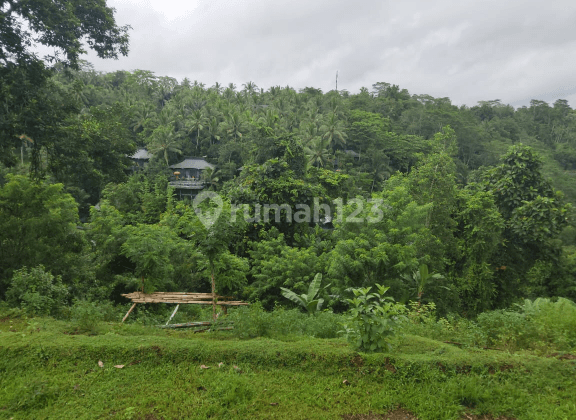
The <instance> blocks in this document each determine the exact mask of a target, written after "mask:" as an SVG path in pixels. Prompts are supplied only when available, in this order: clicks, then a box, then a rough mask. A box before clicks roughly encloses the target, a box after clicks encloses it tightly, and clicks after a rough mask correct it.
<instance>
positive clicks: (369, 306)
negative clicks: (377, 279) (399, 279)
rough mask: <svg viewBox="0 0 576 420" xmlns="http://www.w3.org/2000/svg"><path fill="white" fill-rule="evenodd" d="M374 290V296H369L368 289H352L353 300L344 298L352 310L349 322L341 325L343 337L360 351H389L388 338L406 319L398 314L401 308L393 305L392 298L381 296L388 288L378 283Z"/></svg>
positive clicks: (395, 304) (401, 311) (369, 289)
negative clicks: (376, 289) (344, 334)
mask: <svg viewBox="0 0 576 420" xmlns="http://www.w3.org/2000/svg"><path fill="white" fill-rule="evenodd" d="M376 287H377V288H378V292H376V293H370V291H371V290H372V287H365V288H359V289H352V292H353V293H354V296H355V297H354V299H347V301H348V303H350V304H351V305H352V309H351V310H350V316H349V323H348V324H345V325H344V328H345V331H346V335H347V338H348V340H349V341H350V342H352V343H354V345H355V346H356V347H357V348H358V349H359V350H363V351H371V352H373V351H382V350H384V349H390V342H389V337H391V336H392V335H393V334H394V333H395V331H396V326H397V324H398V322H399V321H400V320H402V319H405V318H406V317H405V316H404V315H402V313H404V312H405V307H404V305H402V304H398V303H393V300H394V298H392V297H390V296H384V295H385V294H386V292H387V291H388V289H389V287H385V286H381V285H379V284H376Z"/></svg>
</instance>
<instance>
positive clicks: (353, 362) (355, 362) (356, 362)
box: [350, 354, 364, 367]
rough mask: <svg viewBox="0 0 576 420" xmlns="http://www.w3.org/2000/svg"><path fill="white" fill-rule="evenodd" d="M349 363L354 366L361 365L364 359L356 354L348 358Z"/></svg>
mask: <svg viewBox="0 0 576 420" xmlns="http://www.w3.org/2000/svg"><path fill="white" fill-rule="evenodd" d="M350 364H351V365H352V366H356V367H362V366H363V365H364V359H362V357H361V356H360V355H359V354H357V355H356V356H354V357H353V358H352V359H351V360H350Z"/></svg>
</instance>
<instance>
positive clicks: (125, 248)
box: [121, 225, 196, 293]
mask: <svg viewBox="0 0 576 420" xmlns="http://www.w3.org/2000/svg"><path fill="white" fill-rule="evenodd" d="M125 232H126V241H125V242H124V243H123V244H122V246H121V252H122V254H123V255H125V256H126V257H128V258H129V259H130V260H131V261H132V262H133V263H134V265H135V273H134V274H135V275H136V276H137V277H139V278H141V279H142V288H143V289H144V291H146V292H148V293H150V292H152V291H155V290H159V291H169V290H170V289H172V290H173V289H174V288H175V281H174V277H173V275H174V271H175V268H174V262H175V260H177V259H182V258H184V259H185V260H186V259H187V260H189V261H190V260H191V259H192V257H193V256H195V254H196V251H195V249H194V248H193V246H192V244H191V243H190V242H188V241H185V240H183V239H181V238H180V237H178V236H177V235H176V233H175V232H174V230H172V229H170V228H169V227H168V226H163V225H138V226H126V227H125Z"/></svg>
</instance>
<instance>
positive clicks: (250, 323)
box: [221, 303, 342, 338]
mask: <svg viewBox="0 0 576 420" xmlns="http://www.w3.org/2000/svg"><path fill="white" fill-rule="evenodd" d="M221 321H223V322H225V321H232V322H233V323H234V329H233V330H232V334H233V335H235V336H236V337H238V338H255V337H275V338H281V337H290V336H298V335H305V336H311V337H317V338H335V337H337V336H338V331H339V329H340V325H341V323H342V315H337V314H334V313H332V312H330V311H324V312H318V313H316V314H315V315H312V316H309V315H307V314H304V313H302V312H301V311H300V310H298V309H288V310H287V309H284V308H276V309H274V311H272V312H266V311H265V310H264V309H263V307H262V305H261V304H260V303H255V304H253V305H251V306H250V307H246V306H244V307H240V308H237V309H234V310H232V311H230V314H229V315H228V316H227V317H226V318H225V319H224V320H221Z"/></svg>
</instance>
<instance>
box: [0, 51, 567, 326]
mask: <svg viewBox="0 0 576 420" xmlns="http://www.w3.org/2000/svg"><path fill="white" fill-rule="evenodd" d="M80 64H81V69H79V70H70V69H64V68H62V67H58V66H56V68H55V69H54V70H53V71H52V72H51V75H50V77H47V78H46V79H45V80H44V81H43V82H42V84H41V85H40V86H38V87H37V89H36V90H35V91H34V92H33V93H34V97H33V98H31V99H30V98H28V99H27V100H26V101H24V102H23V106H22V107H21V108H19V109H11V108H10V107H8V108H4V109H5V111H3V112H4V113H3V114H2V117H3V120H2V122H3V124H2V126H1V129H2V146H3V154H2V167H1V172H0V173H1V177H0V185H1V188H0V209H1V211H0V226H1V228H0V244H1V248H0V254H1V255H0V297H1V298H2V299H4V300H6V302H8V303H9V304H11V305H16V306H18V305H22V304H26V305H29V306H30V305H32V306H34V305H36V304H37V305H40V306H42V304H41V303H40V302H35V301H34V299H35V298H33V296H35V295H34V293H37V292H35V291H34V290H29V289H27V288H26V284H27V281H25V280H24V279H29V278H37V279H38V282H40V278H44V277H43V276H48V277H49V278H51V279H53V280H52V283H51V284H52V286H50V287H52V288H53V292H52V293H53V296H58V299H61V302H60V303H61V304H69V303H71V302H73V301H74V300H89V301H111V302H115V303H125V299H124V298H122V297H121V296H120V295H121V294H122V293H126V292H131V291H134V290H136V289H140V288H141V287H142V283H144V288H145V290H146V291H153V290H154V291H181V292H185V291H194V292H210V275H211V273H213V274H214V276H215V279H216V280H215V281H216V288H217V292H218V293H221V294H232V295H235V296H237V297H238V298H241V299H244V300H246V301H249V302H261V303H262V305H263V306H264V308H266V309H272V308H273V307H275V306H277V305H281V306H290V305H293V303H291V302H290V301H289V300H287V299H286V298H284V297H283V296H282V291H281V287H283V288H287V289H290V290H293V291H295V292H297V293H304V292H306V291H307V290H308V286H309V284H310V282H311V281H312V280H313V278H314V276H315V275H316V274H318V273H321V274H322V276H323V280H322V282H323V284H324V285H329V286H328V287H325V288H322V290H321V294H322V297H323V299H324V300H325V302H326V303H325V308H329V309H332V310H334V311H336V312H343V311H346V310H347V309H348V304H347V303H346V298H349V297H350V296H351V293H350V290H349V289H350V288H361V287H370V286H375V285H376V284H382V285H386V286H388V287H389V288H390V290H389V291H388V294H389V295H390V296H392V297H394V299H395V300H396V301H399V302H404V303H407V302H409V301H410V300H414V301H416V300H418V302H422V303H430V302H433V303H434V304H435V305H436V308H437V310H438V312H439V314H442V315H445V314H449V313H454V314H459V315H462V316H468V317H471V316H475V315H477V314H479V313H481V312H483V311H485V310H491V309H499V308H507V307H510V306H511V305H513V304H514V303H518V302H521V301H523V299H526V298H528V299H535V298H538V297H549V298H554V297H565V298H569V299H574V298H575V297H576V288H575V286H576V278H575V275H576V253H575V248H574V244H575V236H576V230H575V229H574V226H573V220H572V210H571V209H572V207H571V203H573V202H575V201H576V189H575V185H574V182H573V179H574V178H573V177H574V175H575V174H576V171H575V169H576V121H575V120H574V115H576V114H575V112H574V110H572V109H571V108H570V106H569V105H568V104H567V103H566V101H562V100H558V101H556V102H555V103H554V104H553V105H552V106H551V105H549V104H547V103H545V102H542V101H538V100H533V101H532V102H531V104H530V106H529V107H522V108H519V109H514V108H513V107H511V106H508V105H505V104H502V103H501V102H500V101H498V100H493V101H485V102H480V103H479V104H477V105H475V106H472V107H468V106H461V107H457V106H454V105H452V104H451V103H450V100H449V99H448V98H432V97H430V96H427V95H416V94H410V93H409V92H408V91H406V90H405V89H401V88H399V87H398V86H395V85H391V84H388V83H376V84H374V85H373V86H372V87H371V89H368V88H365V89H364V88H363V89H361V91H360V92H357V93H349V92H347V91H330V92H326V93H324V92H322V91H320V90H318V89H314V88H311V87H306V88H303V89H299V90H297V89H294V88H291V87H288V86H287V87H280V86H276V87H271V88H270V89H267V90H264V89H259V88H258V87H257V86H256V85H255V84H254V83H251V82H248V83H246V84H244V85H243V86H242V87H240V88H238V87H236V86H234V85H232V84H230V85H228V86H222V85H220V84H218V83H216V84H215V85H213V86H211V87H206V86H205V85H204V84H203V83H201V82H198V81H194V82H191V81H189V80H187V79H184V80H183V81H181V82H178V81H177V80H175V79H172V78H169V77H159V76H156V75H154V74H152V73H150V72H147V71H142V70H138V71H133V72H122V71H119V72H115V73H108V74H105V73H99V72H96V71H93V70H91V67H90V65H89V64H88V63H83V62H81V63H80ZM3 86H4V90H5V92H4V95H6V94H8V95H16V94H18V92H17V90H18V89H19V87H20V86H21V85H20V84H18V85H16V84H14V85H10V84H3ZM21 105H22V104H21ZM144 147H145V148H147V149H148V151H149V152H150V154H152V155H153V157H152V159H151V161H150V163H149V164H148V165H147V166H146V167H145V168H135V167H134V163H133V162H132V161H131V160H130V159H129V156H130V155H132V154H134V152H135V151H136V150H137V148H144ZM186 156H198V157H204V158H205V159H206V160H207V161H208V162H210V163H212V164H213V165H214V166H215V167H214V168H213V169H212V168H209V169H207V170H205V171H204V172H203V173H202V181H203V182H204V183H205V186H206V188H205V190H209V191H214V192H215V193H217V194H218V195H219V196H220V197H221V198H222V200H223V203H222V205H223V206H224V211H222V213H221V214H220V217H219V218H218V220H217V221H216V222H215V223H214V224H212V225H211V226H209V227H208V228H207V227H206V226H204V224H202V223H201V220H200V219H199V218H198V214H197V213H196V212H195V211H194V207H193V206H192V205H191V202H190V200H189V199H184V200H179V199H178V197H177V196H176V195H175V194H174V189H173V188H171V187H169V185H168V182H169V180H170V177H174V174H173V169H170V168H169V165H171V164H174V163H177V162H179V161H181V160H183V158H184V157H186ZM207 203H208V201H205V202H204V203H203V204H204V207H207ZM212 204H213V205H214V202H212ZM239 204H249V205H250V206H251V207H250V211H249V212H247V213H246V214H243V213H242V212H239V213H238V217H235V218H234V219H235V221H234V222H231V220H232V219H231V217H230V214H231V210H230V209H234V208H237V206H238V205H239ZM256 204H260V205H275V204H277V205H287V206H289V207H290V208H291V209H297V208H298V207H297V205H308V206H309V208H310V209H311V210H310V212H311V213H313V214H316V215H319V216H320V217H316V219H315V220H308V221H306V222H301V223H298V222H297V221H295V220H292V219H290V218H289V217H284V216H286V215H285V212H286V210H285V209H282V217H280V218H279V220H275V219H274V218H273V217H271V218H269V219H265V220H263V219H262V218H260V219H258V218H256V217H255V216H256V214H255V213H254V212H255V210H254V206H255V205H256ZM234 206H236V207H234ZM208 207H209V205H208ZM205 210H206V211H210V209H209V208H206V209H205ZM327 212H330V213H331V214H332V219H331V218H326V217H325V216H326V214H325V213H327ZM338 213H340V215H339V216H338ZM247 216H250V217H247ZM295 216H296V215H295ZM423 265H425V266H426V268H427V269H428V270H429V272H430V274H432V273H434V274H436V276H434V278H430V279H425V280H422V279H421V277H420V272H419V270H420V267H421V266H423ZM35 287H36V286H35ZM45 298H48V297H47V296H46V295H45V296H42V299H45ZM39 299H40V297H39ZM54 299H56V298H54ZM58 299H56V300H58Z"/></svg>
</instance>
